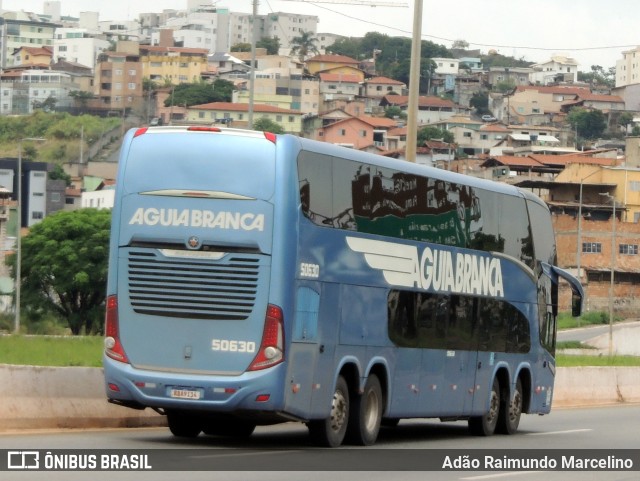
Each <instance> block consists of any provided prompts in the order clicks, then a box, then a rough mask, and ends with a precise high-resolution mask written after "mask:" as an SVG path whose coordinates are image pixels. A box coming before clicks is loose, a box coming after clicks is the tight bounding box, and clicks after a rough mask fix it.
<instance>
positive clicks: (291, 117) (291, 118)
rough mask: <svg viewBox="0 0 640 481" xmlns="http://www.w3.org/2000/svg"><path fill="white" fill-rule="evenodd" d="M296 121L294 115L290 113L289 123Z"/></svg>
mask: <svg viewBox="0 0 640 481" xmlns="http://www.w3.org/2000/svg"><path fill="white" fill-rule="evenodd" d="M294 121H295V118H294V117H293V115H289V123H290V124H292V123H293V122H294Z"/></svg>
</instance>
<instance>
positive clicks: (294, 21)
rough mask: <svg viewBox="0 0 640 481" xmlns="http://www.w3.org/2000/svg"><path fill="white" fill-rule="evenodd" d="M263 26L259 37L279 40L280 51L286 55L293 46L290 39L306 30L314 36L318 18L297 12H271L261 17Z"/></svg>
mask: <svg viewBox="0 0 640 481" xmlns="http://www.w3.org/2000/svg"><path fill="white" fill-rule="evenodd" d="M262 19H263V22H264V28H263V31H262V36H261V37H260V38H272V37H276V38H277V39H278V41H279V42H280V53H282V54H285V55H288V54H289V53H290V51H291V47H292V46H293V44H292V41H293V39H294V38H296V37H300V36H301V35H302V34H303V33H305V32H308V33H310V34H312V35H313V36H314V38H315V35H316V32H317V31H318V21H319V18H318V17H317V16H315V15H301V14H298V13H285V12H273V13H270V14H267V15H265V16H264V17H262Z"/></svg>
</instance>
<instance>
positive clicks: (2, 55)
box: [0, 12, 57, 69]
mask: <svg viewBox="0 0 640 481" xmlns="http://www.w3.org/2000/svg"><path fill="white" fill-rule="evenodd" d="M56 27H57V25H55V24H53V23H48V22H43V21H40V19H39V18H38V17H37V16H31V15H28V14H26V13H25V12H4V13H3V14H2V17H0V39H2V40H1V41H0V68H2V69H6V68H9V67H13V66H14V58H13V56H12V53H13V52H14V51H15V50H18V49H20V48H21V47H35V48H41V47H49V48H53V39H54V32H55V29H56Z"/></svg>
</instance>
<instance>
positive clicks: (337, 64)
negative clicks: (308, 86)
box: [305, 54, 364, 80]
mask: <svg viewBox="0 0 640 481" xmlns="http://www.w3.org/2000/svg"><path fill="white" fill-rule="evenodd" d="M305 63H306V65H307V71H308V72H309V73H310V74H311V75H315V74H318V73H320V72H324V71H328V70H332V69H336V68H340V69H342V70H340V71H335V70H332V72H333V73H346V72H349V73H353V74H356V71H359V72H362V71H361V70H360V69H358V61H357V60H355V59H352V58H351V57H347V56H345V55H333V54H325V55H316V56H314V57H311V58H308V59H306V62H305ZM344 67H350V69H346V68H344ZM361 75H362V80H364V72H362V73H361Z"/></svg>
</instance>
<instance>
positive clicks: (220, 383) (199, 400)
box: [103, 357, 285, 413]
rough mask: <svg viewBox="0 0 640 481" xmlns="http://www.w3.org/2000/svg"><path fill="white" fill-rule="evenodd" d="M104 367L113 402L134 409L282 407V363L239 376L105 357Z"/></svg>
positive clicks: (262, 410) (275, 408) (228, 411)
mask: <svg viewBox="0 0 640 481" xmlns="http://www.w3.org/2000/svg"><path fill="white" fill-rule="evenodd" d="M103 366H104V376H105V388H106V394H107V398H108V400H109V402H111V403H113V404H117V405H120V406H125V407H129V408H132V409H144V408H146V407H150V408H154V409H175V410H199V411H209V412H220V413H224V412H227V413H233V412H236V411H238V412H239V411H243V412H247V411H250V412H265V411H272V412H276V411H280V410H282V408H283V405H284V397H283V389H282V383H283V379H284V372H285V367H284V364H279V365H277V366H274V367H272V368H269V369H265V370H264V371H255V372H244V373H242V374H240V375H237V376H221V375H200V374H183V373H166V372H156V371H149V370H141V369H136V368H134V367H133V366H131V365H130V364H124V363H121V362H117V361H114V360H112V359H110V358H107V357H104V358H103Z"/></svg>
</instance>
